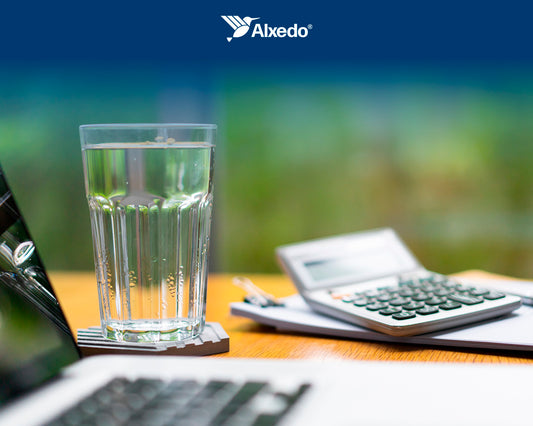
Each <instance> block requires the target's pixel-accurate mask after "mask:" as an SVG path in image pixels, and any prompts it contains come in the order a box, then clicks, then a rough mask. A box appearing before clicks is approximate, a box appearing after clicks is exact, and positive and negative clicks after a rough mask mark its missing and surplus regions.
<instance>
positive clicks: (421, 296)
mask: <svg viewBox="0 0 533 426" xmlns="http://www.w3.org/2000/svg"><path fill="white" fill-rule="evenodd" d="M429 298H431V296H430V295H429V294H427V293H415V294H413V296H412V297H411V299H413V300H414V301H416V302H422V301H424V300H428V299H429Z"/></svg>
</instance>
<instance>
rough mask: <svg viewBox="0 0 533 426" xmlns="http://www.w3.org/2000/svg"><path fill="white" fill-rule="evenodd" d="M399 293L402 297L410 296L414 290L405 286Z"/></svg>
mask: <svg viewBox="0 0 533 426" xmlns="http://www.w3.org/2000/svg"><path fill="white" fill-rule="evenodd" d="M398 294H399V295H400V296H402V297H409V296H412V295H413V290H411V289H410V288H409V287H405V288H402V289H400V291H399V292H398Z"/></svg>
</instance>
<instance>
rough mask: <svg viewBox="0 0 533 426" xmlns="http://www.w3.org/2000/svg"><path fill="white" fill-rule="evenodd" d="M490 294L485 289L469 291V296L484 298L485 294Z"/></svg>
mask: <svg viewBox="0 0 533 426" xmlns="http://www.w3.org/2000/svg"><path fill="white" fill-rule="evenodd" d="M488 293H490V291H489V290H488V289H486V288H475V289H473V290H470V295H471V296H484V295H485V294H488Z"/></svg>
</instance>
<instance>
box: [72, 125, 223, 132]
mask: <svg viewBox="0 0 533 426" xmlns="http://www.w3.org/2000/svg"><path fill="white" fill-rule="evenodd" d="M163 128H165V129H199V130H216V129H217V125H216V124H207V123H115V124H112V123H110V124H82V125H81V126H80V130H84V129H88V130H95V129H105V130H113V129H117V130H118V129H163Z"/></svg>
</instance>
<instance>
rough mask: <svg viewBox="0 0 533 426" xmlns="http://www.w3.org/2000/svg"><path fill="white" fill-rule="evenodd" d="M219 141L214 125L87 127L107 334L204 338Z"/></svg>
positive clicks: (87, 167) (89, 187)
mask: <svg viewBox="0 0 533 426" xmlns="http://www.w3.org/2000/svg"><path fill="white" fill-rule="evenodd" d="M215 134H216V126H215V125H212V124H102V125H85V126H81V127H80V137H81V146H82V154H83V164H84V171H85V188H86V194H87V200H88V203H89V211H90V217H91V227H92V235H93V246H94V261H95V268H96V279H97V283H98V296H99V304H100V319H101V326H102V333H103V335H104V337H106V338H108V339H113V340H118V341H129V342H157V341H168V340H183V339H188V338H192V337H195V336H197V335H198V334H200V333H201V332H202V330H203V327H204V324H205V303H206V289H207V270H208V268H207V257H208V249H209V234H210V225H211V212H212V205H213V193H212V190H213V183H212V176H213V164H214V163H213V160H214V158H213V157H214V147H215Z"/></svg>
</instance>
